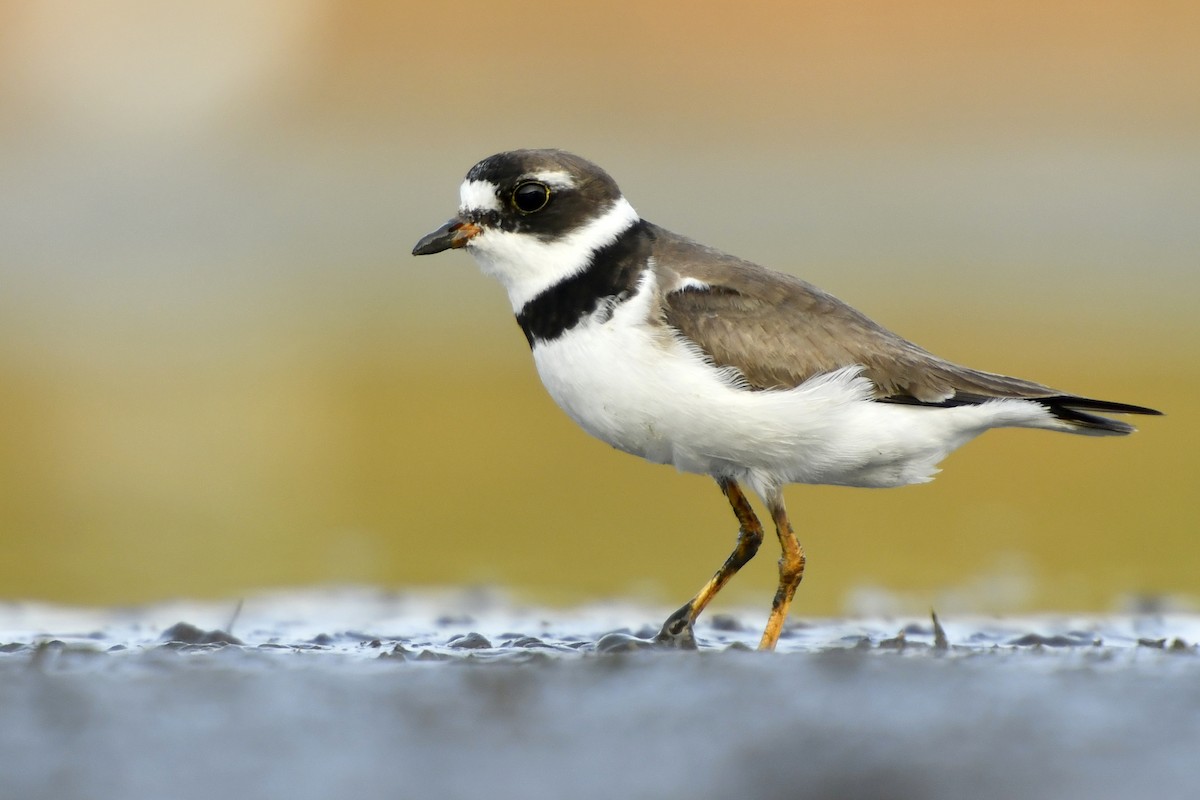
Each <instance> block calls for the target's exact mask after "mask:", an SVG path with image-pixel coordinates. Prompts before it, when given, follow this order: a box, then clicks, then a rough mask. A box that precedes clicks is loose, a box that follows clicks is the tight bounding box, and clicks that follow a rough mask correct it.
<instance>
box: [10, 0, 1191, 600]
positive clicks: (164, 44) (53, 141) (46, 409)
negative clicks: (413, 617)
mask: <svg viewBox="0 0 1200 800" xmlns="http://www.w3.org/2000/svg"><path fill="white" fill-rule="evenodd" d="M1198 74H1200V6H1198V5H1197V4H1195V3H1190V2H1159V1H1158V0H1148V1H1147V2H1140V3H1122V2H1094V0H1089V1H1088V2H1049V3H1047V2H973V3H962V2H952V1H950V0H945V1H933V2H920V1H918V2H908V3H903V4H898V3H889V2H834V1H833V0H830V1H829V2H808V1H803V2H786V3H785V2H779V3H773V2H758V3H710V2H700V1H699V0H689V2H660V3H639V2H611V3H602V4H573V3H549V2H524V3H506V2H501V1H500V0H490V2H481V1H478V0H460V2H458V3H455V4H454V5H453V6H452V7H449V8H447V7H444V6H439V5H438V4H435V3H393V2H382V1H380V2H353V3H343V2H334V0H258V1H257V2H255V3H237V2H207V3H202V4H201V3H196V4H174V3H172V4H161V3H153V2H124V1H119V0H113V1H112V2H108V3H104V4H45V3H34V2H13V1H11V0H10V1H9V2H4V3H2V4H0V553H2V555H0V597H4V598H9V599H16V598H31V599H47V600H53V601H62V602H70V603H84V604H124V603H136V602H145V601H152V600H158V599H162V598H167V597H178V596H186V597H228V596H237V595H240V594H242V593H247V592H252V591H254V590H256V589H261V588H269V587H276V586H297V585H309V584H329V583H365V584H377V585H381V586H385V587H393V588H398V589H408V588H419V587H425V586H434V585H461V584H476V583H483V584H495V585H499V586H502V587H507V588H509V589H512V590H513V591H514V592H516V593H517V594H518V595H520V596H523V597H529V598H532V599H536V600H538V601H541V602H552V603H574V602H582V601H588V600H593V599H598V598H605V597H616V596H621V597H633V598H637V599H643V600H648V601H652V602H662V603H664V604H675V603H679V602H681V601H682V600H683V599H685V598H686V597H687V596H689V595H690V594H691V593H692V592H693V591H694V590H695V589H696V588H698V587H699V585H700V584H701V583H702V582H703V581H704V580H705V579H706V578H707V577H708V576H709V575H710V574H711V572H712V570H713V569H715V568H716V566H717V565H718V564H719V563H720V562H721V560H723V559H724V557H725V556H726V554H727V553H728V550H729V548H730V546H731V545H732V542H733V539H734V535H735V525H734V522H733V517H732V514H731V513H730V512H729V509H728V507H727V505H726V504H725V501H724V499H723V498H722V497H721V495H720V493H719V492H718V491H717V489H716V488H715V486H714V485H713V484H712V483H711V481H709V480H707V479H705V478H700V477H696V476H686V475H679V474H676V473H675V472H674V471H673V470H671V469H670V468H667V467H661V466H652V465H649V464H646V463H643V462H641V461H639V460H637V459H634V458H630V457H628V456H625V455H622V454H619V453H616V452H614V451H612V450H610V449H609V448H608V447H607V446H605V445H603V444H601V443H599V442H596V441H593V440H590V439H589V438H587V437H586V435H584V434H583V433H582V432H580V431H579V430H577V429H576V428H575V427H574V425H573V424H572V423H571V422H570V421H569V420H567V419H566V417H565V416H564V415H563V414H562V413H561V412H560V411H559V410H558V409H557V408H556V407H555V406H554V405H553V403H552V402H551V401H550V400H549V399H548V398H547V397H546V396H545V394H544V393H543V391H542V389H541V387H540V385H539V383H538V380H537V376H536V374H535V373H534V370H533V366H532V363H531V361H530V358H529V354H528V349H527V347H526V345H525V342H524V340H523V337H522V335H521V333H520V330H519V329H518V328H517V326H516V324H515V322H514V321H513V319H512V315H511V312H510V310H509V308H508V306H507V302H506V300H505V298H504V296H503V292H502V291H501V289H500V287H499V286H498V285H494V284H493V283H492V282H491V281H489V280H487V279H485V278H483V277H482V276H480V275H479V274H478V273H477V271H476V269H475V267H474V265H473V263H472V262H471V260H470V258H469V257H468V256H466V255H465V254H462V253H452V254H445V255H443V256H440V257H438V258H430V259H420V260H417V259H413V258H411V257H410V255H409V251H410V249H411V247H412V245H413V243H414V242H415V241H416V239H417V238H418V237H419V236H421V235H422V234H424V233H426V232H427V231H429V230H431V229H433V228H434V227H436V226H437V225H439V224H440V223H441V222H443V221H444V220H445V219H446V218H447V217H448V216H449V215H450V214H451V213H452V212H453V211H454V209H455V206H456V203H457V188H458V184H459V182H460V181H461V179H462V176H463V174H464V173H465V172H466V170H467V169H468V168H469V167H470V166H471V165H472V164H473V163H474V162H475V161H477V160H479V159H480V158H483V157H484V156H487V155H489V154H491V153H493V152H496V151H500V150H506V149H511V148H515V147H562V148H566V149H569V150H573V151H576V152H578V153H580V154H582V155H585V156H586V157H588V158H591V159H592V160H594V161H597V162H598V163H600V164H601V165H603V166H604V167H605V168H607V169H608V171H609V172H610V173H611V174H612V175H613V176H614V177H615V178H616V179H617V180H618V181H619V182H620V184H621V185H622V187H623V188H624V190H625V193H626V195H627V196H628V197H629V198H630V200H631V201H632V202H633V204H634V205H635V207H637V208H638V210H639V211H640V212H641V213H642V214H643V215H644V216H645V217H647V218H648V219H651V220H653V221H655V222H657V223H659V224H662V225H664V226H666V227H669V228H672V229H675V230H677V231H679V232H681V233H684V234H688V235H691V236H693V237H695V238H698V239H700V240H702V241H704V242H705V243H707V244H711V245H713V246H716V247H720V248H722V249H725V250H728V251H732V252H734V253H737V254H738V255H741V256H744V257H747V258H750V259H752V260H755V261H758V262H760V263H764V264H767V265H771V266H774V267H777V268H781V269H785V270H788V271H791V272H794V273H796V274H798V275H801V276H803V277H805V278H806V279H808V280H810V281H812V282H814V283H816V284H818V285H820V286H822V287H824V288H826V289H828V290H830V291H832V292H833V293H834V294H837V295H839V296H840V297H842V298H843V299H845V300H847V301H849V302H851V303H852V304H854V305H856V306H857V307H859V308H860V309H862V310H864V311H865V312H867V313H868V314H870V315H871V316H873V317H874V318H875V319H877V320H878V321H880V322H882V323H883V324H885V325H887V326H888V327H890V328H892V329H894V330H896V331H897V332H899V333H901V334H902V335H905V336H907V337H909V338H912V339H914V340H916V341H917V342H918V343H921V344H923V345H924V346H926V347H928V348H930V349H932V350H934V351H936V352H937V353H939V354H940V355H943V356H945V357H948V358H951V359H954V360H958V361H962V362H966V363H968V364H970V365H972V366H977V367H980V368H984V369H990V370H994V371H1000V372H1008V373H1012V374H1017V375H1020V376H1023V377H1028V378H1033V379H1036V380H1040V381H1043V382H1046V383H1050V384H1052V385H1055V386H1058V387H1061V388H1063V389H1066V390H1070V391H1074V392H1078V393H1081V394H1085V395H1091V396H1097V397H1103V398H1107V399H1114V400H1121V401H1127V402H1133V403H1140V404H1145V405H1150V406H1154V407H1157V408H1161V409H1163V410H1165V411H1166V412H1168V414H1169V416H1167V417H1165V418H1163V419H1144V420H1141V423H1142V424H1141V427H1142V428H1143V430H1142V432H1141V433H1139V434H1137V435H1135V436H1133V437H1131V438H1128V439H1123V440H1113V439H1109V440H1094V439H1088V438H1082V437H1069V436H1053V435H1050V434H1046V433H1041V432H1031V431H1005V432H998V433H992V434H989V435H987V436H985V437H983V439H982V440H980V441H978V442H976V443H974V444H973V445H971V446H969V447H967V448H966V449H964V450H963V451H960V452H959V453H956V454H955V455H953V456H952V457H951V458H950V459H949V460H948V461H947V462H946V464H945V466H946V467H947V469H946V471H945V472H944V474H943V475H942V476H941V477H940V478H939V479H938V480H937V481H936V482H934V483H932V484H929V485H925V486H918V487H911V488H906V489H903V490H896V491H868V490H856V489H835V488H824V487H792V488H791V489H789V490H788V495H787V497H788V501H789V504H790V507H791V510H792V514H793V519H794V520H795V522H796V527H797V529H798V532H799V534H800V537H801V539H802V541H803V542H804V543H805V545H806V547H807V550H808V555H809V572H808V575H807V577H806V579H805V584H804V587H803V588H802V589H801V592H800V596H799V600H798V604H797V613H798V614H799V615H804V614H832V613H841V612H847V611H849V612H855V611H878V610H881V609H882V610H889V609H892V608H895V607H897V606H904V607H908V606H912V607H914V608H917V609H920V608H922V607H926V606H928V605H929V604H930V603H936V604H938V608H939V609H943V608H945V609H968V610H982V611H992V610H995V611H1011V610H1036V609H1063V610H1108V609H1110V608H1113V607H1114V606H1120V605H1121V604H1128V603H1131V602H1136V601H1137V598H1139V597H1156V596H1162V595H1173V596H1184V597H1187V596H1192V597H1195V596H1197V595H1200V581H1198V574H1200V573H1198V571H1197V565H1198V564H1200V530H1198V529H1200V497H1198V495H1200V493H1198V492H1197V489H1196V485H1197V484H1196V480H1197V478H1196V476H1197V471H1198V468H1200V456H1198V455H1197V445H1198V444H1200V424H1198V422H1197V420H1198V415H1197V414H1196V413H1195V406H1196V400H1195V398H1196V397H1197V396H1200V375H1198V370H1197V365H1198V363H1200V322H1198V321H1197V312H1196V309H1197V301H1198V300H1200V268H1198V267H1200V223H1198V219H1200V92H1198V91H1197V89H1196V76H1197V75H1198ZM774 561H775V554H774V552H773V547H772V546H771V545H768V546H767V547H765V548H764V550H763V555H761V556H760V558H759V559H758V560H757V561H756V562H754V563H752V564H751V565H750V566H749V567H747V569H746V570H745V571H744V573H743V575H742V576H741V577H740V578H739V580H737V581H735V582H734V583H733V584H732V585H731V586H730V587H729V589H728V590H727V593H726V594H725V595H724V596H723V598H722V600H723V602H724V603H726V604H730V603H737V604H743V603H754V604H756V605H761V606H762V607H763V610H764V611H765V608H766V603H767V602H768V598H769V597H770V596H771V594H772V592H773V589H774V575H775V567H774Z"/></svg>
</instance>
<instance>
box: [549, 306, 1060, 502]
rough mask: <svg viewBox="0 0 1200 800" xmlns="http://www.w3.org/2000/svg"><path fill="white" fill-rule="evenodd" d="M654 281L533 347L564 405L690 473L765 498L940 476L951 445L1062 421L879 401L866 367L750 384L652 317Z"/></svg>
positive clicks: (1001, 405)
mask: <svg viewBox="0 0 1200 800" xmlns="http://www.w3.org/2000/svg"><path fill="white" fill-rule="evenodd" d="M651 288H652V287H649V286H642V287H641V289H640V291H639V293H638V294H637V295H636V296H635V297H633V298H632V299H630V300H628V301H627V302H625V303H623V304H621V305H620V306H619V307H618V308H617V309H616V311H615V313H614V314H613V315H612V316H611V318H607V319H606V318H605V316H606V315H593V317H591V318H589V319H587V320H585V321H583V322H582V323H580V324H579V325H577V326H576V327H574V328H572V329H571V330H569V331H567V332H566V333H565V334H564V335H562V336H560V337H559V338H557V339H555V340H553V341H550V342H541V343H538V344H536V345H535V347H534V349H533V357H534V362H535V363H536V365H537V370H538V374H539V375H540V376H541V379H542V383H543V384H544V385H545V387H546V389H547V391H548V392H549V393H550V396H551V397H553V398H554V401H555V402H556V403H558V405H559V406H560V407H561V408H562V409H563V410H564V411H566V412H567V414H568V415H569V416H570V417H571V418H572V419H573V420H575V422H577V423H578V424H579V425H580V426H581V427H582V428H583V429H584V430H586V431H587V432H588V433H590V434H592V435H593V436H595V437H597V438H599V439H602V440H603V441H605V442H608V443H609V444H611V445H612V446H613V447H616V448H618V449H620V450H623V451H625V452H627V453H632V454H634V455H638V456H641V457H643V458H646V459H648V460H650V461H653V462H657V463H663V464H674V465H675V466H676V467H677V468H678V469H681V470H684V471H686V472H696V473H701V474H709V475H714V476H721V475H724V476H728V477H732V478H736V479H739V480H742V481H746V482H748V483H749V484H750V486H751V487H752V488H754V489H755V491H759V492H760V494H761V493H762V491H763V490H765V489H769V488H771V487H778V486H780V485H782V484H785V483H830V484H842V485H850V486H900V485H904V484H908V483H917V482H922V481H927V480H929V479H930V478H931V477H932V475H933V474H934V473H935V472H936V471H937V468H936V465H937V463H938V462H939V461H940V460H941V459H942V458H944V457H945V456H946V455H947V454H948V453H949V452H950V451H952V450H954V449H955V448H957V447H959V446H961V445H962V444H964V443H966V442H967V441H969V440H970V439H971V438H973V437H974V436H977V435H978V434H979V433H982V432H983V431H984V430H986V429H988V428H990V427H996V426H998V425H1032V426H1038V427H1041V426H1042V425H1046V426H1050V425H1049V424H1048V423H1047V419H1048V417H1047V415H1046V414H1045V411H1044V409H1041V407H1040V406H1037V405H1036V404H1033V403H1029V402H1026V401H1020V400H1005V401H996V402H992V403H986V404H984V405H980V406H964V407H961V408H953V409H929V408H919V407H912V406H903V405H893V404H886V403H876V402H872V401H871V399H870V398H871V393H872V387H871V384H870V382H869V381H867V380H866V379H865V378H862V377H859V375H858V370H857V369H856V368H848V369H843V370H839V371H837V372H833V373H829V374H827V375H822V376H818V377H816V378H814V379H811V380H809V381H808V382H806V383H804V384H802V385H801V386H799V387H796V388H795V389H788V390H773V391H749V390H747V389H744V388H740V387H739V386H738V385H737V376H736V373H730V372H729V371H727V370H720V369H717V368H714V367H713V366H711V365H710V364H708V363H707V362H706V361H705V360H704V358H703V357H702V355H701V354H700V353H699V352H697V351H696V350H695V349H694V348H692V347H689V346H688V345H686V344H685V343H683V342H681V341H679V340H678V339H676V338H675V337H674V336H673V335H672V334H671V333H670V332H669V329H667V328H665V327H663V326H657V325H651V324H648V323H647V322H646V320H647V305H648V303H649V302H650V299H651V298H652V297H653V296H654V293H653V291H651Z"/></svg>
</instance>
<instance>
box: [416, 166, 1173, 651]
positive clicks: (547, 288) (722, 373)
mask: <svg viewBox="0 0 1200 800" xmlns="http://www.w3.org/2000/svg"><path fill="white" fill-rule="evenodd" d="M459 198H460V202H459V208H458V214H457V215H456V216H455V217H454V218H453V219H451V220H450V221H449V222H447V223H446V224H445V225H443V226H442V227H440V228H438V229H437V230H436V231H434V232H433V233H430V234H429V235H427V236H425V237H424V238H422V239H421V240H420V241H419V242H417V245H416V247H414V248H413V254H414V255H428V254H431V253H439V252H441V251H443V250H448V249H451V248H465V249H466V250H467V251H468V252H470V253H471V255H472V256H474V257H475V260H476V262H477V263H478V264H479V267H480V269H482V271H483V272H485V273H487V274H488V275H491V276H493V277H495V278H496V279H498V280H499V281H500V283H501V284H503V286H504V288H505V290H507V292H508V299H509V301H510V302H511V304H512V309H513V312H514V313H515V314H516V316H517V323H518V324H519V325H520V326H521V330H522V331H524V333H525V338H526V339H527V340H528V342H529V346H530V348H531V349H532V351H533V360H534V363H535V364H536V365H537V371H538V374H539V375H540V376H541V379H542V383H543V384H544V385H545V387H546V390H547V391H548V392H549V393H550V396H551V397H553V398H554V401H555V402H556V403H558V405H559V406H560V407H561V408H562V409H563V410H564V411H566V412H567V414H568V415H569V416H570V417H571V419H573V420H575V422H576V423H578V424H579V425H580V427H582V428H583V429H584V430H585V431H587V432H588V433H590V434H592V435H593V436H595V437H597V438H599V439H602V440H603V441H605V442H608V443H609V444H610V445H612V446H613V447H615V448H617V449H619V450H623V451H625V452H627V453H632V454H633V455H637V456H641V457H642V458H645V459H648V460H649V461H653V462H656V463H660V464H673V465H675V467H676V468H678V469H680V470H683V471H686V472H695V473H700V474H703V475H711V476H712V477H713V478H715V479H716V481H717V484H718V485H719V486H720V487H721V491H722V492H724V494H725V496H726V498H728V500H729V503H730V505H731V506H732V507H733V512H734V514H735V515H736V516H737V520H738V523H739V526H740V529H739V533H738V539H737V545H736V547H735V548H734V550H733V552H732V553H731V554H730V555H729V557H728V559H726V561H725V563H724V564H722V565H721V567H720V569H718V570H717V572H716V574H715V575H713V577H712V578H711V579H710V580H709V581H708V582H707V583H706V584H704V586H703V588H701V589H700V591H699V592H698V593H697V594H696V596H695V597H693V598H692V599H691V600H689V601H688V602H687V603H686V604H684V605H683V607H681V608H680V609H679V610H678V611H676V612H675V613H674V614H672V615H671V616H670V617H669V618H668V619H667V621H666V622H665V623H664V624H663V628H662V632H661V633H660V634H659V636H658V639H659V641H661V642H664V643H667V644H674V645H680V646H687V645H689V644H690V643H692V642H693V641H694V639H693V636H692V623H693V622H694V621H695V620H696V617H697V616H699V614H700V612H701V611H703V610H704V608H705V606H707V605H708V603H709V602H710V601H711V600H712V599H713V597H714V596H715V595H716V594H717V592H718V591H720V589H721V587H722V586H724V585H725V583H726V582H727V581H728V580H729V579H730V578H731V577H732V576H733V575H734V573H736V572H737V571H738V569H739V568H741V566H742V565H743V564H745V563H746V562H747V561H749V560H750V559H751V558H752V557H753V556H754V554H755V552H756V551H757V550H758V547H759V544H760V543H761V542H762V538H763V529H762V525H761V524H760V523H759V521H758V518H757V517H756V516H755V513H754V511H753V509H752V508H751V506H750V503H749V502H748V501H747V499H746V495H745V494H744V493H743V491H742V486H746V487H748V488H750V489H751V490H753V491H754V492H755V493H756V494H757V495H758V496H759V497H760V498H762V500H763V502H764V503H765V504H766V507H767V509H768V510H769V511H770V513H771V518H772V522H773V523H774V525H775V531H776V533H777V535H778V537H779V543H780V546H781V547H782V549H783V556H782V558H781V559H780V561H779V588H778V590H777V592H776V593H775V599H774V601H773V602H772V604H771V614H770V617H769V618H768V621H767V625H766V630H765V631H764V633H763V636H762V640H761V642H760V644H759V647H760V648H761V649H766V650H769V649H772V648H774V646H775V643H776V641H777V640H778V638H779V634H780V631H781V629H782V627H783V622H784V619H785V618H786V616H787V613H788V607H789V605H790V604H791V600H792V596H793V594H794V593H795V591H796V587H797V586H798V585H799V583H800V579H801V577H802V576H803V575H804V551H803V549H801V547H800V543H799V542H798V541H797V539H796V536H795V534H794V533H793V532H792V526H791V524H790V523H789V521H788V516H787V512H786V510H785V509H784V504H783V492H782V487H783V486H784V485H785V484H789V483H815V484H836V485H841V486H867V487H885V486H904V485H906V484H910V483H923V482H926V481H929V480H931V479H932V478H933V475H934V474H935V473H936V472H937V471H938V470H937V464H938V462H940V461H941V460H942V459H943V458H945V457H946V455H947V454H948V453H950V452H951V451H953V450H954V449H955V448H957V447H960V446H961V445H963V444H965V443H966V442H968V441H970V440H971V439H973V438H975V437H976V436H978V435H979V434H981V433H983V432H984V431H986V430H988V429H989V428H1004V427H1020V428H1044V429H1046V430H1052V431H1064V432H1067V433H1082V434H1091V435H1097V436H1111V435H1123V434H1127V433H1130V432H1132V431H1133V430H1134V429H1133V427H1132V426H1130V425H1129V424H1127V423H1125V422H1121V421H1118V420H1114V419H1110V418H1108V417H1104V416H1099V415H1098V414H1096V413H1093V412H1101V413H1119V414H1158V413H1159V412H1157V411H1154V410H1153V409H1149V408H1143V407H1141V406H1134V405H1128V404H1125V403H1114V402H1110V401H1107V400H1091V399H1088V398H1085V397H1078V396H1076V395H1071V394H1065V393H1063V392H1060V391H1058V390H1056V389H1051V388H1050V387H1048V386H1043V385H1042V384H1039V383H1034V382H1032V381H1026V380H1021V379H1019V378H1010V377H1006V376H1004V375H996V374H993V373H990V372H980V371H978V370H974V369H968V368H967V367H962V366H959V365H957V364H953V363H950V362H949V361H945V360H943V359H940V358H938V357H937V356H935V355H933V354H932V353H929V352H927V351H925V350H923V349H922V348H920V347H918V346H917V345H915V344H913V343H912V342H909V341H907V340H905V339H903V338H901V337H899V336H897V335H896V334H894V333H891V332H890V331H888V330H886V329H884V328H882V327H880V326H879V325H877V324H875V323H874V322H872V321H871V320H870V319H868V318H867V317H866V316H864V315H863V314H861V313H860V312H858V311H856V310H855V309H853V308H851V307H850V306H848V305H846V304H845V303H843V302H841V301H840V300H838V299H837V298H835V297H833V296H832V295H829V294H827V293H826V292H823V291H822V290H820V289H818V288H817V287H815V286H812V285H810V284H808V283H805V282H804V281H802V280H800V279H799V278H795V277H793V276H791V275H786V274H783V273H780V272H773V271H771V270H768V269H765V268H763V267H760V266H758V265H757V264H752V263H750V262H748V261H743V260H742V259H740V258H736V257H734V256H731V255H727V254H725V253H722V252H719V251H717V250H713V249H711V248H708V247H705V246H704V245H701V244H697V243H696V242H693V241H692V240H690V239H687V238H684V237H683V236H680V235H678V234H675V233H671V232H670V231H667V230H664V229H662V228H660V227H658V226H657V225H654V224H653V223H650V222H647V221H646V220H644V219H641V218H640V217H639V216H638V213H637V212H636V211H634V210H633V206H631V205H630V204H629V202H628V201H627V200H626V199H625V197H624V196H623V195H622V194H621V190H620V189H619V188H618V187H617V184H616V182H615V181H613V179H612V178H611V177H609V175H608V174H607V173H606V172H605V171H604V170H602V169H600V167H598V166H596V165H595V164H592V163H591V162H589V161H586V160H584V159H582V158H580V157H579V156H576V155H572V154H570V153H566V152H563V151H561V150H516V151H513V152H508V153H499V154H497V155H494V156H491V157H490V158H486V159H484V160H483V161H480V162H479V163H478V164H476V165H475V166H474V167H472V168H471V171H470V172H468V173H467V177H466V180H465V181H464V182H463V184H462V186H461V188H460V190H459Z"/></svg>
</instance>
